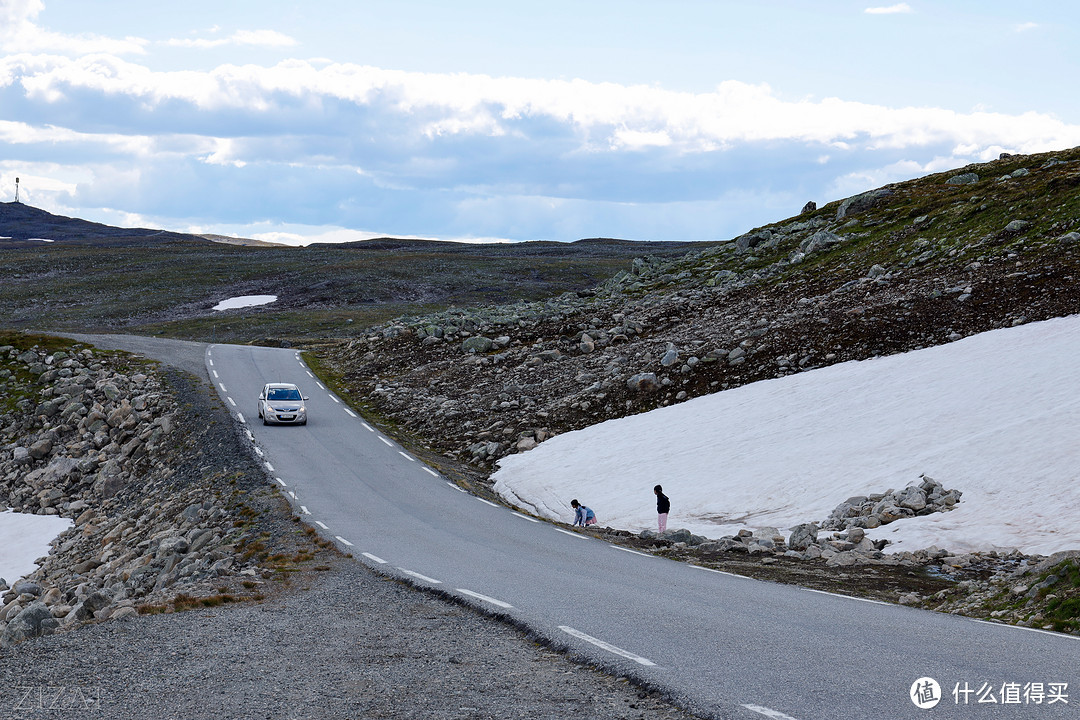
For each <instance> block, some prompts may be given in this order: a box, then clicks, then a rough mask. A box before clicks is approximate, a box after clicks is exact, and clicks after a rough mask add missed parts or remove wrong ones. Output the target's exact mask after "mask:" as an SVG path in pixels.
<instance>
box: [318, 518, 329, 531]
mask: <svg viewBox="0 0 1080 720" xmlns="http://www.w3.org/2000/svg"><path fill="white" fill-rule="evenodd" d="M315 524H316V525H318V526H319V527H321V528H322V529H323V530H329V529H330V526H329V525H327V524H326V523H324V522H323V521H322V520H316V521H315Z"/></svg>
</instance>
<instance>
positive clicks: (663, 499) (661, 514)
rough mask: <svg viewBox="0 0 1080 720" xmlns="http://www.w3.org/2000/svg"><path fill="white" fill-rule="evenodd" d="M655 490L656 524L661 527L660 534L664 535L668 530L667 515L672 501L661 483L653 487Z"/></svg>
mask: <svg viewBox="0 0 1080 720" xmlns="http://www.w3.org/2000/svg"><path fill="white" fill-rule="evenodd" d="M653 492H654V493H656V524H657V525H658V526H659V527H660V534H661V535H663V534H664V531H665V530H667V515H668V512H669V511H670V510H671V501H670V500H668V496H667V495H665V494H664V488H662V487H660V486H659V485H657V486H656V487H654V488H653Z"/></svg>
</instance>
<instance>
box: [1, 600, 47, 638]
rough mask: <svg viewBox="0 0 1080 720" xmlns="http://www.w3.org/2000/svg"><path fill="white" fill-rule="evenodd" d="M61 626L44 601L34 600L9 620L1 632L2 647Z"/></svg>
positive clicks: (45, 633)
mask: <svg viewBox="0 0 1080 720" xmlns="http://www.w3.org/2000/svg"><path fill="white" fill-rule="evenodd" d="M58 627H60V622H59V621H58V620H57V619H56V618H54V617H53V616H52V611H51V610H49V607H48V606H47V605H46V604H45V603H43V602H40V601H38V602H33V603H31V604H30V605H28V606H26V607H25V608H23V609H22V610H21V611H20V612H19V614H18V615H16V616H15V617H14V618H12V619H11V620H10V621H8V624H7V626H6V627H5V628H4V632H3V633H2V634H0V647H11V646H12V645H15V644H16V643H20V642H23V641H24V640H30V639H31V638H36V637H40V636H42V635H47V634H49V633H51V632H53V631H54V630H56V628H58Z"/></svg>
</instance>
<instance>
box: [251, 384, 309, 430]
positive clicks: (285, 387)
mask: <svg viewBox="0 0 1080 720" xmlns="http://www.w3.org/2000/svg"><path fill="white" fill-rule="evenodd" d="M305 400H307V398H306V397H304V396H303V395H302V394H301V393H300V388H298V387H296V386H295V385H293V384H292V383H266V384H265V385H263V389H262V392H261V393H259V417H261V418H262V421H263V425H269V424H271V423H275V424H288V425H307V406H306V405H304V401H305Z"/></svg>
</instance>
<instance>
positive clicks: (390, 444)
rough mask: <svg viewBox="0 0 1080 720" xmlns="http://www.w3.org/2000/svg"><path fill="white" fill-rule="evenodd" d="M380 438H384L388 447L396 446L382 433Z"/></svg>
mask: <svg viewBox="0 0 1080 720" xmlns="http://www.w3.org/2000/svg"><path fill="white" fill-rule="evenodd" d="M379 439H380V440H382V441H383V442H384V443H385V444H386V446H387V447H394V443H392V442H390V441H389V440H387V439H386V438H384V437H383V436H382V435H380V436H379Z"/></svg>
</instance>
